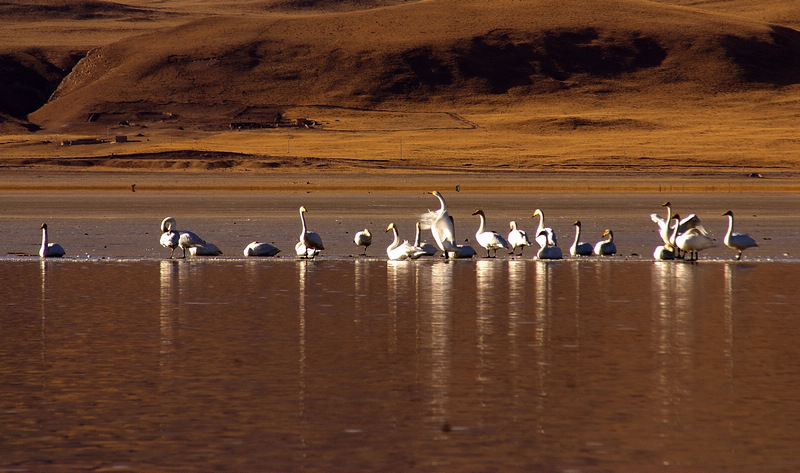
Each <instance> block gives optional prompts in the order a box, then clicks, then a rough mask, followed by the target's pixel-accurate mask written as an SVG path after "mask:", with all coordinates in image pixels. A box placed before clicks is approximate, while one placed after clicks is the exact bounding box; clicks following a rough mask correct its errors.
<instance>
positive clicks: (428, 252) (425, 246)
mask: <svg viewBox="0 0 800 473" xmlns="http://www.w3.org/2000/svg"><path fill="white" fill-rule="evenodd" d="M415 226H416V227H417V230H416V232H415V235H414V246H417V247H420V248H422V251H424V252H425V255H424V256H433V255H435V254H436V247H435V246H433V245H431V244H430V243H421V242H420V241H419V240H420V234H421V233H422V230H421V228H420V224H419V222H417V224H416V225H415Z"/></svg>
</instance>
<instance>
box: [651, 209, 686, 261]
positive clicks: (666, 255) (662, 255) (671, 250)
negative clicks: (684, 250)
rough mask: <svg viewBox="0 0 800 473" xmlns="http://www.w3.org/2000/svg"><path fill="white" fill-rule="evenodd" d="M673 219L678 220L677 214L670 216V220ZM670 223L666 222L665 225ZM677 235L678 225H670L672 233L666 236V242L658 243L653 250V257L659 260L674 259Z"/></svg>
mask: <svg viewBox="0 0 800 473" xmlns="http://www.w3.org/2000/svg"><path fill="white" fill-rule="evenodd" d="M672 219H675V220H676V221H680V216H678V214H675V215H672V216H670V220H672ZM669 225H671V222H669V221H668V222H667V227H669ZM677 236H678V225H672V235H671V236H670V237H669V238H667V242H666V243H664V244H663V245H658V246H657V247H656V249H655V250H653V258H655V259H657V260H661V261H665V260H673V259H675V239H676V238H677Z"/></svg>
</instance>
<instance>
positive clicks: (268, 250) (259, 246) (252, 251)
mask: <svg viewBox="0 0 800 473" xmlns="http://www.w3.org/2000/svg"><path fill="white" fill-rule="evenodd" d="M280 252H281V250H279V249H278V248H276V247H274V246H272V245H270V244H269V243H259V242H257V241H254V242H252V243H250V244H249V245H247V246H245V247H244V251H243V252H242V253H244V255H245V256H275V255H277V254H278V253H280Z"/></svg>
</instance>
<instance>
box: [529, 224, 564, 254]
mask: <svg viewBox="0 0 800 473" xmlns="http://www.w3.org/2000/svg"><path fill="white" fill-rule="evenodd" d="M540 233H541V235H542V236H543V237H545V238H544V241H545V245H544V246H543V247H541V248H539V251H538V252H537V253H536V257H537V258H538V259H561V258H562V257H563V255H562V254H561V248H559V247H557V246H553V245H552V244H551V243H552V242H551V241H550V239H549V238H547V232H546V231H545V230H542V231H541V232H540ZM536 237H537V238H538V237H539V235H536Z"/></svg>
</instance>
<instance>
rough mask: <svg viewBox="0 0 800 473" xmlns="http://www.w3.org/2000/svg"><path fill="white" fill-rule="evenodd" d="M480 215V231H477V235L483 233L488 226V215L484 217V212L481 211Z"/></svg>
mask: <svg viewBox="0 0 800 473" xmlns="http://www.w3.org/2000/svg"><path fill="white" fill-rule="evenodd" d="M478 217H480V218H481V224H480V225H478V231H477V232H475V234H476V235H480V234H481V233H483V230H484V227H486V217H484V216H483V214H482V213H479V214H478Z"/></svg>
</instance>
